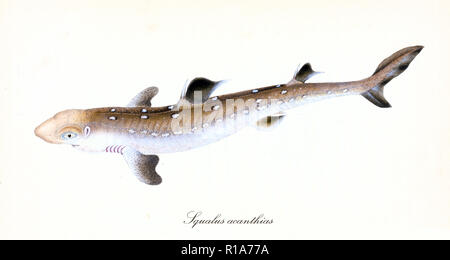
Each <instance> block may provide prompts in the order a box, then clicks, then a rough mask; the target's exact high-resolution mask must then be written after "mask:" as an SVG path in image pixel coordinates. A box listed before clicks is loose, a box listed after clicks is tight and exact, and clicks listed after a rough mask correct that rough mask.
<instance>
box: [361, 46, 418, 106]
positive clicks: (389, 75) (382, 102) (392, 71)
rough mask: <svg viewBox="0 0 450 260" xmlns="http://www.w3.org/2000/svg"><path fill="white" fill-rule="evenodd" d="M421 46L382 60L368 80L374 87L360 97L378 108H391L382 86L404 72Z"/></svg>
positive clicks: (404, 50) (403, 50) (408, 48)
mask: <svg viewBox="0 0 450 260" xmlns="http://www.w3.org/2000/svg"><path fill="white" fill-rule="evenodd" d="M422 49H423V46H412V47H407V48H404V49H401V50H399V51H397V52H396V53H394V54H392V55H391V56H389V57H388V58H386V59H384V60H383V61H382V62H381V63H380V65H378V68H377V69H376V70H375V73H373V75H372V76H371V77H370V80H373V81H374V82H376V85H375V86H374V87H373V88H371V89H370V90H369V91H366V92H364V93H362V96H363V97H365V98H367V99H368V100H369V101H370V102H372V103H373V104H375V105H376V106H379V107H391V105H390V104H389V102H388V101H387V100H386V99H385V98H384V96H383V88H384V86H385V85H386V84H387V83H388V82H389V81H391V80H392V79H393V78H395V77H397V76H398V75H400V74H401V73H402V72H403V71H405V70H406V69H407V68H408V66H409V64H410V63H411V61H412V60H413V59H414V58H415V57H416V56H417V54H419V53H420V51H421V50H422Z"/></svg>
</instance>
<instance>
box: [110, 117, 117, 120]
mask: <svg viewBox="0 0 450 260" xmlns="http://www.w3.org/2000/svg"><path fill="white" fill-rule="evenodd" d="M108 119H109V120H117V117H115V116H110V117H108Z"/></svg>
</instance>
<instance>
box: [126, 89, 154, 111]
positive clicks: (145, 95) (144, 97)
mask: <svg viewBox="0 0 450 260" xmlns="http://www.w3.org/2000/svg"><path fill="white" fill-rule="evenodd" d="M158 91H159V90H158V88H157V87H149V88H146V89H144V90H142V91H141V92H139V93H138V94H137V95H136V96H135V97H134V98H133V99H132V100H131V101H130V103H128V105H127V106H128V107H143V106H146V107H151V106H152V102H151V101H152V98H153V97H154V96H156V94H158Z"/></svg>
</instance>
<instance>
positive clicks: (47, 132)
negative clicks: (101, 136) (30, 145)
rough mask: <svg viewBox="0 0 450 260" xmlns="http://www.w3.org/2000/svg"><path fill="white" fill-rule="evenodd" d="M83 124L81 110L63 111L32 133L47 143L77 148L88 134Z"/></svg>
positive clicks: (88, 130) (83, 114)
mask: <svg viewBox="0 0 450 260" xmlns="http://www.w3.org/2000/svg"><path fill="white" fill-rule="evenodd" d="M85 122H86V120H85V113H84V111H83V110H78V109H70V110H65V111H61V112H59V113H57V114H56V115H54V116H53V117H51V118H49V119H47V120H46V121H45V122H43V123H42V124H40V125H39V126H38V127H36V129H35V130H34V133H35V134H36V136H38V137H40V138H42V139H43V140H44V141H46V142H49V143H53V144H70V145H72V146H79V145H80V144H81V143H82V142H83V141H84V140H85V139H86V138H87V137H88V136H89V133H90V128H89V127H88V126H87V125H86V124H85Z"/></svg>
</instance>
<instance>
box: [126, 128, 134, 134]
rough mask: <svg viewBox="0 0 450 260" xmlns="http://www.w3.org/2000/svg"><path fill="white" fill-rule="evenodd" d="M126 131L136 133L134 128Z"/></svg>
mask: <svg viewBox="0 0 450 260" xmlns="http://www.w3.org/2000/svg"><path fill="white" fill-rule="evenodd" d="M128 133H130V134H134V133H136V131H135V130H134V129H130V130H128Z"/></svg>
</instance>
